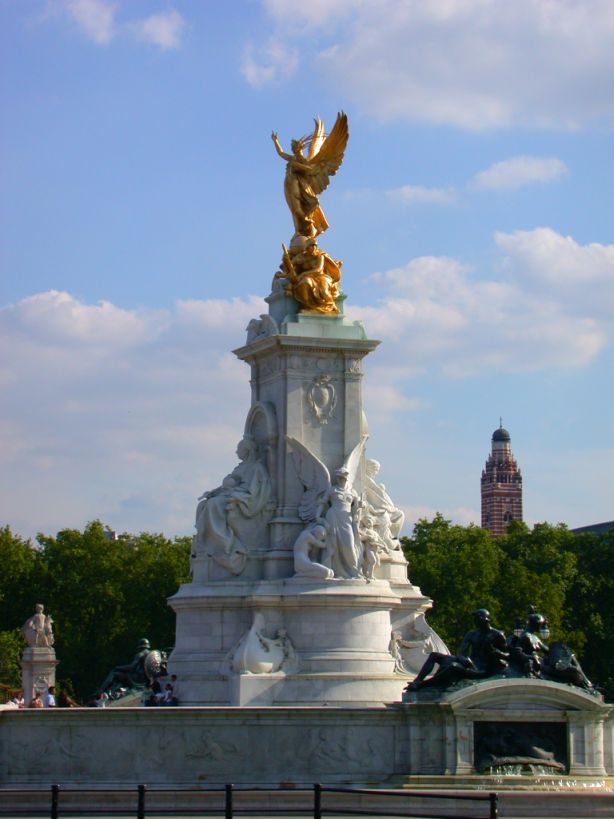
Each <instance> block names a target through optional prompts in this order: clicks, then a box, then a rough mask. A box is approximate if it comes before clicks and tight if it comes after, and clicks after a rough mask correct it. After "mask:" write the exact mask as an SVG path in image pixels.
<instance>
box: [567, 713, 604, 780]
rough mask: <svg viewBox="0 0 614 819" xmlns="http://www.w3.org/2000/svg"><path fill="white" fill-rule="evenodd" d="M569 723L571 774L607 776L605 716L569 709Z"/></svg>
mask: <svg viewBox="0 0 614 819" xmlns="http://www.w3.org/2000/svg"><path fill="white" fill-rule="evenodd" d="M567 724H568V731H569V774H570V776H605V775H606V769H605V765H604V753H603V750H604V749H603V744H604V743H603V717H601V716H600V717H595V715H594V714H591V713H586V712H581V711H569V712H568V714H567Z"/></svg>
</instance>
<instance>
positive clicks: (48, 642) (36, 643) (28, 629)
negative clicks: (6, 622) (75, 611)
mask: <svg viewBox="0 0 614 819" xmlns="http://www.w3.org/2000/svg"><path fill="white" fill-rule="evenodd" d="M44 608H45V607H44V606H43V605H42V603H37V604H36V606H35V607H34V611H35V613H34V614H33V615H32V617H29V618H28V619H27V620H26V622H25V623H24V624H23V626H22V627H21V631H22V633H23V636H24V637H25V639H26V642H27V644H28V645H29V646H30V647H31V648H51V647H52V646H53V643H54V642H55V638H54V636H53V619H52V617H51V615H49V614H48V615H46V616H45V614H44V613H43V612H44Z"/></svg>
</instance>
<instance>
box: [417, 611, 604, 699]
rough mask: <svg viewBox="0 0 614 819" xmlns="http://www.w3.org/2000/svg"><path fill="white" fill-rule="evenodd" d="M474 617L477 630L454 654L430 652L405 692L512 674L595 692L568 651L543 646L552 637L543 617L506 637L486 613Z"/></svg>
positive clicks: (534, 616) (533, 614)
mask: <svg viewBox="0 0 614 819" xmlns="http://www.w3.org/2000/svg"><path fill="white" fill-rule="evenodd" d="M473 618H474V622H475V629H473V630H472V631H469V632H468V633H467V634H466V635H465V637H464V639H463V642H462V644H461V646H460V648H459V651H458V654H442V653H439V652H432V653H431V654H430V655H429V657H428V658H427V660H426V662H425V663H424V665H423V666H422V668H421V669H420V671H419V672H418V674H417V676H416V678H415V679H414V680H413V681H412V682H411V683H410V684H409V685H408V686H407V688H408V690H410V691H415V690H418V689H420V688H424V687H427V686H432V687H437V688H445V687H447V686H448V685H451V684H452V683H455V682H457V681H459V680H467V679H474V680H476V679H485V678H487V677H492V676H495V675H496V674H501V673H506V674H508V673H509V672H510V671H515V672H516V673H517V674H520V675H522V676H526V677H543V678H546V679H551V680H555V681H558V682H567V683H570V684H572V685H577V686H579V687H581V688H585V689H589V690H593V689H594V686H593V685H592V683H591V681H590V680H589V679H588V678H587V676H586V675H585V674H584V672H583V671H582V668H581V667H580V663H579V662H578V660H577V658H576V657H575V655H574V654H573V652H572V651H571V649H569V648H568V647H567V646H566V645H565V644H564V643H554V644H552V645H551V646H547V645H546V644H545V643H544V642H543V640H546V639H548V636H549V634H550V632H549V627H548V621H547V619H546V618H545V617H544V616H543V615H541V614H539V613H537V612H535V611H532V612H531V613H530V614H529V617H528V619H527V622H526V625H525V626H524V628H519V629H517V633H515V634H514V635H513V636H512V637H510V638H509V639H507V638H506V636H505V634H504V633H503V632H502V631H500V630H499V629H496V628H493V627H492V625H491V622H490V614H489V612H488V611H487V610H486V609H478V610H477V611H476V612H474V615H473ZM542 638H543V640H542ZM435 667H437V670H436V671H435ZM433 671H434V672H435V673H433V674H432V676H429V675H431V673H432V672H433Z"/></svg>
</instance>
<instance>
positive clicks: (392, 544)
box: [365, 459, 405, 552]
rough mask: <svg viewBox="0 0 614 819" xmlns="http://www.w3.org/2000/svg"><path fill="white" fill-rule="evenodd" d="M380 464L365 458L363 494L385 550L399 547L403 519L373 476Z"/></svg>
mask: <svg viewBox="0 0 614 819" xmlns="http://www.w3.org/2000/svg"><path fill="white" fill-rule="evenodd" d="M379 468H380V465H379V463H378V461H375V460H373V459H369V460H367V463H366V477H365V496H366V506H367V511H368V512H369V514H371V515H372V516H373V518H374V521H375V523H374V528H375V530H376V531H377V532H378V534H379V535H380V537H381V538H382V540H383V542H384V544H385V546H386V550H387V551H389V552H390V551H392V550H398V549H400V548H401V544H400V543H399V534H400V532H401V528H402V526H403V523H404V521H405V515H404V513H403V512H402V511H401V509H397V507H396V506H395V505H394V503H393V502H392V500H391V498H390V495H389V494H388V493H387V492H386V487H385V486H384V484H383V483H378V482H377V481H376V480H375V476H376V475H377V473H378V472H379Z"/></svg>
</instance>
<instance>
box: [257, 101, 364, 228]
mask: <svg viewBox="0 0 614 819" xmlns="http://www.w3.org/2000/svg"><path fill="white" fill-rule="evenodd" d="M348 137H349V131H348V118H347V116H346V115H345V114H344V113H343V111H341V112H340V113H339V114H337V120H336V122H335V124H334V126H333V129H332V131H331V132H330V134H329V135H328V136H326V134H325V131H324V123H323V122H322V120H321V119H320V118H319V117H317V118H316V120H315V128H314V131H313V134H312V135H311V136H306V137H302V138H301V139H293V140H292V142H291V148H292V154H286V153H284V151H283V149H282V147H281V145H280V144H279V139H278V138H277V134H276V133H275V131H273V133H272V134H271V138H272V140H273V143H274V144H275V148H276V150H277V153H278V154H279V156H280V157H281V158H282V159H285V160H286V162H287V163H288V164H287V165H286V179H285V182H284V193H285V195H286V202H287V203H288V207H289V208H290V213H291V214H292V220H293V222H294V229H295V231H296V234H297V235H299V236H308V237H309V238H312V239H313V238H315V237H316V236H317V235H318V234H320V233H323V232H324V231H325V230H326V229H327V228H328V222H327V221H326V217H325V216H324V213H323V212H322V208H321V207H320V203H319V201H318V194H320V193H322V191H324V190H326V188H327V187H328V185H329V183H330V177H331V176H334V175H335V174H336V173H337V171H338V170H339V167H340V165H341V163H342V161H343V154H344V152H345V147H346V145H347V141H348ZM305 147H307V148H308V152H307V156H305V155H304V154H303V149H304V148H305Z"/></svg>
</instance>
